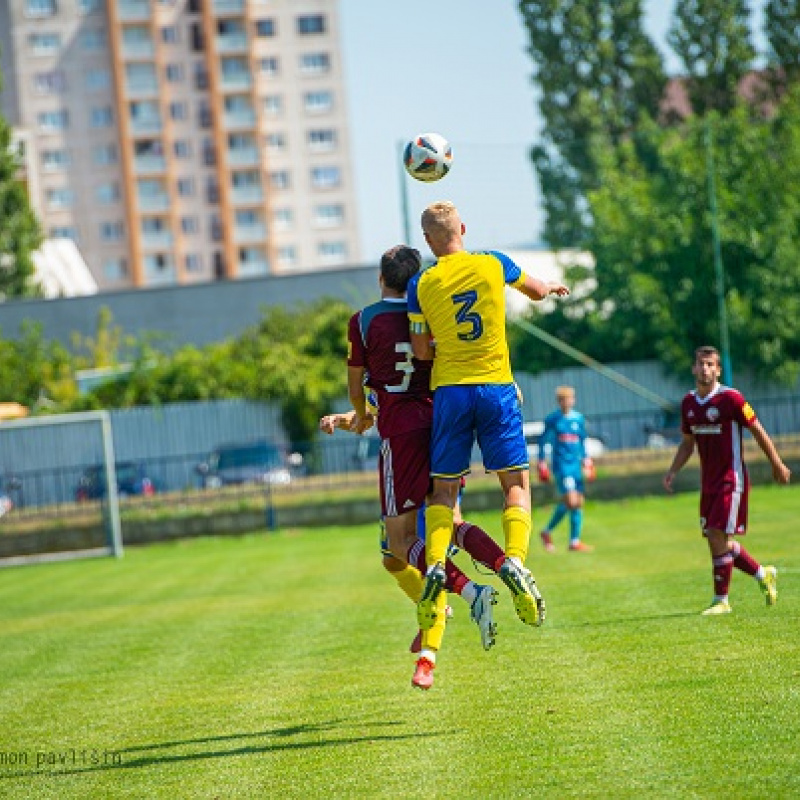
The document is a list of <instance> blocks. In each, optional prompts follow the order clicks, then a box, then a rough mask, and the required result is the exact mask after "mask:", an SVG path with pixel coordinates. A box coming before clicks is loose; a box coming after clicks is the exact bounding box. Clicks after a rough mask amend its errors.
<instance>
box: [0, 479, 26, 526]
mask: <svg viewBox="0 0 800 800" xmlns="http://www.w3.org/2000/svg"><path fill="white" fill-rule="evenodd" d="M21 505H22V481H21V480H20V479H19V478H18V477H17V476H16V475H3V476H0V517H4V516H5V515H6V514H8V512H9V511H11V509H12V508H14V507H15V506H21Z"/></svg>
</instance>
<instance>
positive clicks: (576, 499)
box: [564, 473, 594, 553]
mask: <svg viewBox="0 0 800 800" xmlns="http://www.w3.org/2000/svg"><path fill="white" fill-rule="evenodd" d="M564 488H565V489H566V494H565V498H564V499H565V503H566V505H567V508H568V509H569V549H570V550H571V551H572V552H578V553H588V552H590V551H592V550H593V549H594V548H593V547H591V546H590V545H588V544H584V543H583V542H582V541H581V534H582V532H583V477H582V475H581V474H580V473H578V474H577V475H568V476H565V478H564Z"/></svg>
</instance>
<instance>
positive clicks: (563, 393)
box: [556, 386, 575, 400]
mask: <svg viewBox="0 0 800 800" xmlns="http://www.w3.org/2000/svg"><path fill="white" fill-rule="evenodd" d="M562 397H575V390H574V389H573V388H572V387H571V386H557V387H556V400H560V399H561V398H562Z"/></svg>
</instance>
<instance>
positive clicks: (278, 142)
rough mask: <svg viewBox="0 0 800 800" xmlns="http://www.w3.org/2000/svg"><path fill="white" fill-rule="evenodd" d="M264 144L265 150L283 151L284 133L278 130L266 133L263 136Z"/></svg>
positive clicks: (284, 144) (284, 143) (284, 146)
mask: <svg viewBox="0 0 800 800" xmlns="http://www.w3.org/2000/svg"><path fill="white" fill-rule="evenodd" d="M264 144H265V145H266V147H267V150H271V151H272V152H274V153H280V152H283V151H284V150H285V149H286V134H285V133H282V132H280V131H276V132H275V133H268V134H267V135H266V136H265V137H264Z"/></svg>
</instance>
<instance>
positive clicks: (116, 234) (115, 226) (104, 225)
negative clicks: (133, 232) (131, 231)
mask: <svg viewBox="0 0 800 800" xmlns="http://www.w3.org/2000/svg"><path fill="white" fill-rule="evenodd" d="M124 235H125V228H124V226H123V224H122V223H121V222H101V223H100V238H101V239H102V240H103V241H104V242H119V241H120V240H121V239H122V237H123V236H124Z"/></svg>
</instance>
